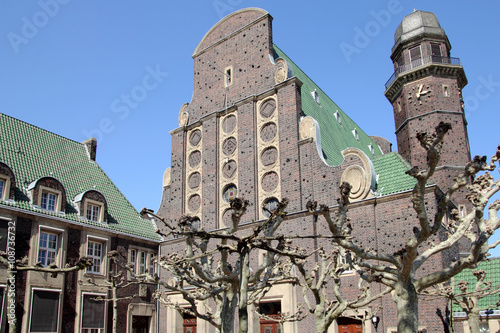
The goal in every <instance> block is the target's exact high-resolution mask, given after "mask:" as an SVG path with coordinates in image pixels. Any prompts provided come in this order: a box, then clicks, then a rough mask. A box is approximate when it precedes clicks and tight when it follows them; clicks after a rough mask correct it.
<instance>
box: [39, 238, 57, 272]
mask: <svg viewBox="0 0 500 333" xmlns="http://www.w3.org/2000/svg"><path fill="white" fill-rule="evenodd" d="M57 241H58V235H57V234H53V233H50V232H45V231H40V241H39V244H38V261H39V262H40V263H41V264H42V266H43V267H47V266H48V265H50V264H51V263H53V262H56V258H57Z"/></svg>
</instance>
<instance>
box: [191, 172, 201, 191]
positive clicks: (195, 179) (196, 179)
mask: <svg viewBox="0 0 500 333" xmlns="http://www.w3.org/2000/svg"><path fill="white" fill-rule="evenodd" d="M200 183H201V174H200V173H199V172H193V173H192V174H191V175H190V176H189V179H188V185H189V187H190V188H192V189H195V188H198V186H200Z"/></svg>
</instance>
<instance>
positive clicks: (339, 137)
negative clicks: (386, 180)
mask: <svg viewBox="0 0 500 333" xmlns="http://www.w3.org/2000/svg"><path fill="white" fill-rule="evenodd" d="M274 52H275V58H282V59H284V60H286V62H287V63H288V64H289V65H290V67H291V69H292V75H293V76H295V77H297V78H298V79H299V80H300V81H301V82H302V88H301V98H302V111H303V113H304V115H306V116H311V117H312V118H314V119H315V120H316V121H317V122H318V124H319V128H320V135H321V148H322V149H323V154H324V158H325V160H326V162H327V163H328V165H330V166H336V165H339V164H342V162H343V161H344V156H343V155H342V151H343V150H344V149H346V148H358V149H360V150H362V151H363V152H364V153H365V154H366V155H367V156H368V157H370V158H371V157H374V156H380V155H382V151H381V150H380V148H379V147H378V145H377V144H376V143H375V142H374V141H373V140H372V139H371V138H370V137H369V136H368V135H367V134H366V133H365V132H363V130H362V129H361V128H360V127H359V126H358V125H357V124H356V123H355V122H354V121H353V120H352V119H351V118H349V116H347V114H345V113H344V111H342V109H340V107H339V106H338V105H337V104H335V103H334V102H333V101H332V100H331V99H330V97H328V95H327V94H325V92H324V91H323V90H321V88H320V87H318V86H317V85H316V84H315V83H314V82H313V81H312V80H311V79H310V78H309V77H308V76H307V75H306V74H305V73H304V72H303V71H302V70H301V69H300V68H299V67H298V66H297V65H296V64H295V63H294V62H293V61H292V60H291V59H290V58H289V57H288V56H287V55H286V54H285V53H284V52H283V51H281V50H280V49H279V48H278V47H277V46H276V45H274ZM313 91H316V92H317V93H318V96H319V101H320V102H319V103H317V102H316V101H315V100H314V97H313V94H312V92H313ZM335 112H338V114H339V115H340V118H341V124H339V122H338V121H337V119H336V118H335V115H334V113H335ZM355 129H356V131H357V133H358V138H359V140H357V139H356V138H355V137H354V134H353V131H354V130H355ZM370 144H371V145H372V147H373V149H374V154H372V152H371V151H370V148H369V145H370Z"/></svg>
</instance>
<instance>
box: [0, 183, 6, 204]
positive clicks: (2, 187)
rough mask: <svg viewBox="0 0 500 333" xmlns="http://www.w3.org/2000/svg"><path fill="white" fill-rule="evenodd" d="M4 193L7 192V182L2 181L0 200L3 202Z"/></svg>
mask: <svg viewBox="0 0 500 333" xmlns="http://www.w3.org/2000/svg"><path fill="white" fill-rule="evenodd" d="M4 191H5V180H3V179H0V200H3V196H4Z"/></svg>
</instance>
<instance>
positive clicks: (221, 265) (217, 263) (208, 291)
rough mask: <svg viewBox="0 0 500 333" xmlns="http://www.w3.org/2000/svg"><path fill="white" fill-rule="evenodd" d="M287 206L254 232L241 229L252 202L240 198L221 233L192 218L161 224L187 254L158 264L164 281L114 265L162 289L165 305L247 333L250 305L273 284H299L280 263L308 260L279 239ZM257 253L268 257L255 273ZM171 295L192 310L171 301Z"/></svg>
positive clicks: (225, 330) (221, 327) (160, 296)
mask: <svg viewBox="0 0 500 333" xmlns="http://www.w3.org/2000/svg"><path fill="white" fill-rule="evenodd" d="M287 204H288V200H286V199H283V200H282V201H281V202H279V203H278V205H277V208H276V209H275V210H273V211H268V213H269V218H268V219H267V220H266V221H264V222H263V223H261V224H259V225H257V226H256V227H255V228H253V229H245V230H242V228H241V219H242V217H243V215H244V214H245V212H246V207H247V205H248V201H246V200H242V199H238V198H236V199H234V200H231V209H232V215H231V222H232V223H231V224H230V225H229V226H228V228H226V229H223V230H218V231H211V232H208V231H205V230H199V229H198V228H197V227H196V226H195V222H196V219H195V218H192V217H188V216H184V217H183V218H181V219H180V221H179V223H178V226H177V227H173V226H171V225H170V224H169V223H167V222H166V221H164V220H162V221H163V222H164V223H165V225H166V226H167V227H168V228H169V229H170V230H171V232H170V233H172V234H174V235H175V237H182V238H183V241H184V245H185V249H186V250H185V253H183V254H177V253H173V252H172V253H170V254H168V255H165V256H162V257H161V258H159V259H157V260H156V261H157V264H158V265H159V266H160V267H162V268H163V269H164V270H165V271H166V272H168V276H166V277H165V279H160V278H159V277H158V276H152V275H151V274H149V273H145V274H135V273H134V272H133V271H132V269H131V268H130V267H128V266H127V265H126V264H125V263H123V262H121V261H120V260H119V258H117V257H115V258H113V260H114V261H115V262H116V264H117V265H118V266H120V267H122V268H125V269H127V270H128V271H129V272H130V274H131V275H132V276H134V277H136V278H138V279H139V278H147V279H149V280H152V281H155V282H156V283H158V284H160V285H161V286H163V288H164V289H165V291H166V292H160V291H159V292H158V293H157V294H156V298H157V299H158V300H159V301H160V302H161V303H163V304H165V305H167V306H169V307H172V308H174V309H176V310H179V311H180V312H181V313H187V314H190V315H192V316H196V317H197V318H200V319H203V320H206V321H207V322H209V323H210V324H211V325H213V326H214V327H215V328H216V329H217V331H219V332H223V333H229V332H233V331H234V326H235V322H237V323H238V327H239V332H241V333H243V332H247V331H248V304H251V303H258V301H259V300H260V298H261V297H263V296H264V295H265V294H266V292H267V291H268V290H269V289H270V287H271V286H272V285H273V284H276V283H279V282H281V281H283V280H286V281H291V282H293V281H295V280H296V278H295V277H293V276H291V274H290V268H291V266H290V265H287V263H288V261H286V260H281V259H282V258H283V256H285V257H289V256H294V257H297V258H305V257H306V256H305V255H302V254H299V253H293V252H288V250H287V249H288V242H289V240H288V239H287V238H286V237H284V236H280V235H277V234H276V231H277V230H278V228H279V226H280V225H281V223H282V222H283V220H284V219H285V216H286V213H285V209H286V207H287ZM165 236H166V235H165ZM259 250H261V251H262V252H263V253H264V256H263V259H262V262H261V263H259V264H258V266H257V268H256V269H252V268H251V267H250V257H251V254H253V253H255V252H257V251H259ZM255 257H257V255H255ZM172 292H173V293H176V294H178V295H180V296H181V297H182V299H183V301H184V302H186V303H187V304H189V305H188V306H187V307H186V306H183V305H182V304H181V305H179V304H178V303H177V302H175V301H172V299H171V297H170V296H171V293H172ZM200 303H203V304H205V306H206V308H209V309H210V310H208V311H199V309H198V306H197V305H198V304H200ZM236 313H237V320H236ZM283 315H285V314H283ZM291 316H292V317H293V314H291Z"/></svg>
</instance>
